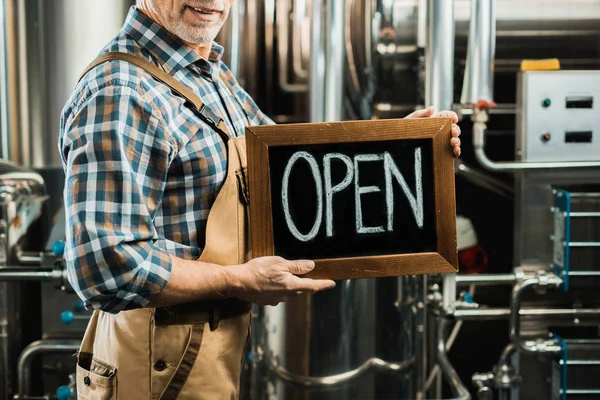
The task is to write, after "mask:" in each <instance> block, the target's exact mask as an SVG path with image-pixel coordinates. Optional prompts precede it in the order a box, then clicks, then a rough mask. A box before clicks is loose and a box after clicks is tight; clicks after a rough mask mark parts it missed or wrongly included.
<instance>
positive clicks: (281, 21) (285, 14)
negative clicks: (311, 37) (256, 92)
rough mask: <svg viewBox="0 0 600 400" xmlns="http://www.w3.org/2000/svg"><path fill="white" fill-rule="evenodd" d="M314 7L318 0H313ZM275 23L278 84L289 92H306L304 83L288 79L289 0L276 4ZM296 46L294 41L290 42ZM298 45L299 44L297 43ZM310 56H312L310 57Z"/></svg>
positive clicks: (306, 87)
mask: <svg viewBox="0 0 600 400" xmlns="http://www.w3.org/2000/svg"><path fill="white" fill-rule="evenodd" d="M315 3H316V4H314V6H315V7H319V5H320V4H321V3H320V0H317V1H315ZM275 8H276V13H277V17H276V21H275V24H276V25H277V49H278V50H277V52H278V54H277V58H278V60H279V86H280V87H281V89H282V90H284V91H286V92H290V93H298V92H306V90H307V89H308V85H307V84H306V83H290V82H289V81H288V59H289V56H290V54H289V53H290V52H289V43H290V38H289V25H290V3H289V0H286V1H280V2H279V3H278V4H277V5H276V6H275ZM292 45H293V46H296V43H293V44H292ZM298 45H300V44H298ZM311 58H312V57H311Z"/></svg>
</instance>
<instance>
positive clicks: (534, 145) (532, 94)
mask: <svg viewBox="0 0 600 400" xmlns="http://www.w3.org/2000/svg"><path fill="white" fill-rule="evenodd" d="M516 139H517V143H516V150H517V159H519V160H521V161H597V160H600V71H528V72H523V73H521V74H520V75H519V80H518V89H517V135H516Z"/></svg>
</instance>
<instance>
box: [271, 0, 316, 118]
mask: <svg viewBox="0 0 600 400" xmlns="http://www.w3.org/2000/svg"><path fill="white" fill-rule="evenodd" d="M322 14H323V2H322V0H313V4H312V10H311V30H310V49H311V57H310V75H309V100H310V101H309V104H310V110H309V111H310V121H311V122H324V121H325V110H324V108H325V107H324V101H325V57H326V52H325V44H324V40H323V38H322V37H323V36H324V29H323V18H322ZM280 41H281V39H280Z"/></svg>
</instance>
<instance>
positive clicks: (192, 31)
mask: <svg viewBox="0 0 600 400" xmlns="http://www.w3.org/2000/svg"><path fill="white" fill-rule="evenodd" d="M224 22H225V19H224V18H223V20H222V21H218V22H217V23H213V24H211V23H207V24H201V25H199V26H198V25H197V26H195V27H190V26H188V25H185V24H183V23H182V22H181V21H177V22H175V23H174V24H173V28H172V32H173V33H174V34H175V35H177V36H178V37H180V38H181V39H182V40H184V41H186V42H188V43H192V44H204V43H210V42H212V41H213V40H215V38H216V37H217V35H218V34H219V31H220V30H221V28H222V27H223V23H224ZM203 25H204V26H203Z"/></svg>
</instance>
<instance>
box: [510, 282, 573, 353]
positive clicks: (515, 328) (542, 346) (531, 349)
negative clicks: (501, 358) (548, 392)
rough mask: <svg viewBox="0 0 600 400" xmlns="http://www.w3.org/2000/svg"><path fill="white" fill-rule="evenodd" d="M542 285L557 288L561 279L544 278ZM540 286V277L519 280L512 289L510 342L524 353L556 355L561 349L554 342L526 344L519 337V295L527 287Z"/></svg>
mask: <svg viewBox="0 0 600 400" xmlns="http://www.w3.org/2000/svg"><path fill="white" fill-rule="evenodd" d="M544 278H545V281H544V284H545V285H547V284H556V285H557V286H558V285H560V284H561V283H562V279H560V278H558V277H556V276H554V275H550V276H547V277H544ZM540 284H542V281H541V279H540V277H525V278H524V279H522V280H519V282H517V284H516V285H515V286H514V287H513V290H512V294H511V298H510V310H511V313H510V340H511V342H512V343H513V344H514V345H515V347H516V348H517V349H518V350H520V351H524V352H528V353H536V352H542V353H546V352H547V353H557V352H559V351H560V350H561V347H560V346H559V345H558V344H556V342H555V341H541V342H534V343H531V342H526V341H524V340H523V338H522V337H521V332H520V328H521V315H520V313H519V311H520V308H521V294H522V293H523V291H524V290H525V289H527V288H529V287H532V286H536V285H540Z"/></svg>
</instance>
